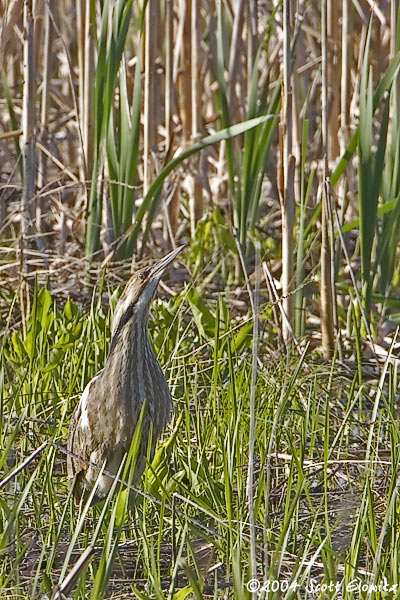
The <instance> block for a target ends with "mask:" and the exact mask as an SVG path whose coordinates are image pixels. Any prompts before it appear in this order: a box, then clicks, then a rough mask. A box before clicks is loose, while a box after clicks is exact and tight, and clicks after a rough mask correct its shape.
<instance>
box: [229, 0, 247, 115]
mask: <svg viewBox="0 0 400 600" xmlns="http://www.w3.org/2000/svg"><path fill="white" fill-rule="evenodd" d="M244 13H245V10H244V0H238V4H237V7H236V10H235V16H234V20H233V30H232V42H231V47H230V51H229V68H228V72H229V105H230V110H231V114H232V115H235V114H236V108H237V95H236V89H235V84H236V77H237V73H238V71H239V69H238V65H239V61H240V56H241V54H240V52H239V45H240V41H241V36H242V29H243V20H244ZM237 120H240V119H237Z"/></svg>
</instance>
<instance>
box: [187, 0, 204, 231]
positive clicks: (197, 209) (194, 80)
mask: <svg viewBox="0 0 400 600" xmlns="http://www.w3.org/2000/svg"><path fill="white" fill-rule="evenodd" d="M189 1H191V3H192V7H191V10H192V15H191V16H192V23H191V24H192V31H191V36H192V40H191V41H192V46H191V50H192V60H191V84H192V111H191V112H192V141H193V142H196V141H198V140H199V139H200V99H201V78H200V77H199V75H200V72H199V51H200V46H199V34H200V32H199V15H200V1H201V0H189ZM200 160H201V156H200V154H197V155H196V156H195V157H194V158H193V165H192V166H193V169H194V173H199V172H200ZM202 204H203V191H202V187H201V185H200V182H199V181H198V179H197V177H196V176H195V175H194V177H193V194H192V196H191V198H190V225H191V234H192V236H194V234H195V230H196V224H197V221H198V220H199V218H200V217H201V215H202V212H203V206H202Z"/></svg>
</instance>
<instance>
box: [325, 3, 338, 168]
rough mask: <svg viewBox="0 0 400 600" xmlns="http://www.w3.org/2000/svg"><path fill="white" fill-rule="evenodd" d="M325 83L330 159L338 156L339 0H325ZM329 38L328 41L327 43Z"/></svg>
mask: <svg viewBox="0 0 400 600" xmlns="http://www.w3.org/2000/svg"><path fill="white" fill-rule="evenodd" d="M326 18H327V40H326V52H327V84H328V90H329V96H328V97H329V113H328V145H329V148H328V154H329V158H330V160H333V159H334V158H335V157H336V156H338V154H339V152H340V146H339V129H338V123H339V106H340V98H339V86H338V85H337V83H336V82H337V74H338V70H339V44H338V40H339V30H338V29H339V2H338V0H327V15H326ZM328 40H329V43H328Z"/></svg>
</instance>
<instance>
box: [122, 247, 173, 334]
mask: <svg viewBox="0 0 400 600" xmlns="http://www.w3.org/2000/svg"><path fill="white" fill-rule="evenodd" d="M183 248H184V246H179V248H176V250H173V251H172V252H170V253H169V254H167V255H166V256H164V258H162V259H161V260H159V261H158V262H156V263H155V264H154V265H151V266H150V267H145V268H143V269H139V270H138V271H136V273H134V274H133V275H132V277H131V278H130V280H129V281H128V283H127V284H126V286H125V289H124V291H123V292H122V295H121V297H120V299H119V300H118V303H117V306H116V307H115V312H114V316H113V320H112V336H114V335H115V334H116V333H117V331H118V330H120V329H121V328H122V327H123V326H124V325H125V324H126V323H127V322H128V321H130V320H131V319H132V318H135V317H137V318H139V319H140V321H141V322H143V320H145V319H146V318H147V315H148V311H149V307H150V304H151V301H152V299H153V297H154V294H155V292H156V289H157V287H158V284H159V283H160V280H161V277H162V276H163V274H164V272H165V270H166V268H167V267H168V266H169V265H170V264H171V263H172V261H173V260H174V259H175V258H176V257H177V256H178V254H179V253H180V252H181V251H182V250H183Z"/></svg>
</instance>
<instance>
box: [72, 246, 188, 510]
mask: <svg viewBox="0 0 400 600" xmlns="http://www.w3.org/2000/svg"><path fill="white" fill-rule="evenodd" d="M182 248H183V247H180V248H178V249H177V250H175V251H173V252H171V253H170V254H169V255H167V256H166V257H165V258H163V259H162V260H161V261H159V262H158V263H157V264H156V265H154V266H153V267H149V268H146V269H142V270H141V271H139V272H138V273H136V274H135V275H133V276H132V278H131V279H130V280H129V282H128V284H127V286H126V288H125V290H124V292H123V294H122V296H121V298H120V300H119V301H118V304H117V306H116V309H115V313H114V318H113V323H112V336H111V345H110V352H109V355H108V357H107V360H106V364H105V366H104V369H103V370H102V371H100V372H99V373H97V375H95V377H94V378H93V379H92V380H91V381H90V382H89V383H88V385H87V386H86V388H85V390H84V392H83V394H82V396H81V399H80V401H79V404H78V406H77V407H76V409H75V412H74V414H73V416H72V419H71V424H70V428H69V436H68V450H69V451H70V452H71V453H72V454H69V455H68V457H67V467H68V477H69V480H70V483H71V484H72V485H73V486H74V488H73V495H74V498H75V500H76V501H79V500H80V498H81V497H82V495H83V496H87V495H88V493H89V492H90V490H91V489H92V488H93V486H94V485H95V482H96V480H97V478H98V475H99V468H101V467H102V466H103V464H104V463H105V470H106V471H108V472H110V473H112V474H113V475H116V473H117V472H118V469H119V466H120V464H121V460H122V459H123V457H124V455H125V454H126V453H127V452H128V451H129V448H130V445H131V442H132V437H133V434H134V432H135V428H136V425H137V423H138V420H139V416H140V413H141V409H142V406H143V403H144V401H145V400H146V408H145V414H144V420H143V426H142V439H141V445H140V449H139V454H138V457H137V464H136V470H135V474H134V482H137V481H138V480H139V479H140V477H141V475H142V473H143V470H144V467H145V458H146V455H147V446H148V440H149V435H150V434H151V436H152V452H154V448H155V445H156V443H157V440H158V439H159V437H160V435H161V433H162V431H163V429H164V428H165V426H166V425H167V423H168V421H169V419H170V415H171V410H172V398H171V394H170V391H169V388H168V384H167V381H166V379H165V377H164V374H163V372H162V370H161V367H160V365H159V364H158V362H157V359H156V356H155V354H154V351H153V349H152V346H151V344H150V341H149V339H148V334H147V323H148V310H149V306H150V303H151V300H152V298H153V296H154V294H155V291H156V289H157V286H158V283H159V281H160V279H161V276H162V274H163V273H164V270H165V268H166V267H167V266H168V265H169V264H170V262H172V260H173V259H174V258H175V256H176V255H177V254H178V253H179V252H180V251H181V250H182ZM78 457H79V458H78ZM89 463H92V464H89ZM112 482H113V478H112V477H110V476H108V475H106V474H104V475H102V476H101V477H100V479H99V482H98V487H97V489H96V493H95V496H94V499H93V503H95V502H99V501H100V500H103V499H104V498H105V496H106V495H107V494H108V491H109V489H110V487H111V485H112Z"/></svg>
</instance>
